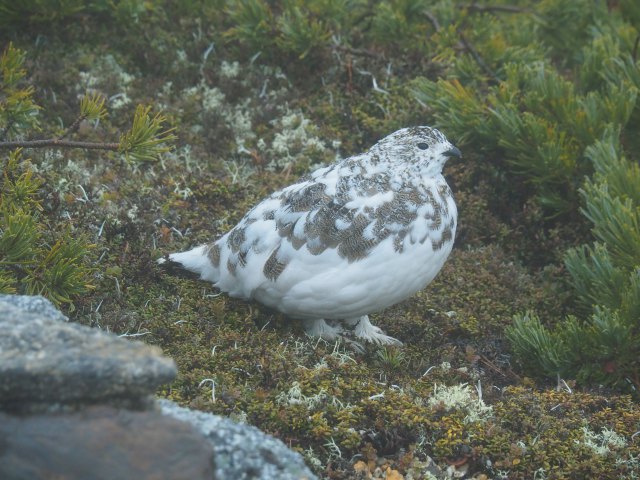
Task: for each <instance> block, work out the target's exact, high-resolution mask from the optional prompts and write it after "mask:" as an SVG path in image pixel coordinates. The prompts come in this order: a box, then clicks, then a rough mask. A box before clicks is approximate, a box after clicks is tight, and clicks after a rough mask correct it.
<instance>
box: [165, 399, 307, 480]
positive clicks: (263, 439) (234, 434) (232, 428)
mask: <svg viewBox="0 0 640 480" xmlns="http://www.w3.org/2000/svg"><path fill="white" fill-rule="evenodd" d="M158 403H159V405H160V408H161V411H162V413H164V414H165V415H170V416H172V417H174V418H177V419H178V420H182V421H185V422H189V423H191V424H192V425H193V426H194V427H196V428H198V429H199V430H200V432H202V434H203V435H204V436H205V437H207V438H208V439H209V441H210V442H211V446H212V447H213V451H214V462H215V478H220V479H223V478H233V479H234V480H273V479H276V478H277V479H279V480H311V479H316V478H317V477H316V476H315V475H314V474H313V473H311V471H310V470H309V468H308V467H307V466H306V465H305V464H304V461H303V460H302V457H301V456H300V455H299V454H298V453H296V452H293V451H292V450H290V449H289V448H287V446H286V445H285V444H284V443H282V442H281V441H280V440H277V439H275V438H273V437H271V436H270V435H267V434H266V433H263V432H261V431H260V430H258V429H257V428H255V427H252V426H250V425H242V424H239V423H235V422H233V421H231V420H229V419H227V418H224V417H220V416H217V415H212V414H210V413H205V412H198V411H195V410H190V409H188V408H183V407H180V406H178V405H176V404H175V403H174V402H171V401H169V400H159V401H158Z"/></svg>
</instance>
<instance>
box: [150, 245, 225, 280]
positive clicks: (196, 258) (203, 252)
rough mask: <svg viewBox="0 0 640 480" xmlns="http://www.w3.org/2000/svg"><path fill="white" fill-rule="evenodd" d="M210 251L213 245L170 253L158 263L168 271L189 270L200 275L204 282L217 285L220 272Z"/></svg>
mask: <svg viewBox="0 0 640 480" xmlns="http://www.w3.org/2000/svg"><path fill="white" fill-rule="evenodd" d="M210 250H211V245H200V246H199V247H195V248H192V249H191V250H187V251H186V252H177V253H170V254H169V255H166V256H165V257H163V258H160V259H158V263H159V264H161V265H162V266H164V267H166V268H168V269H183V270H187V271H189V272H192V273H194V274H196V275H198V276H199V278H201V279H202V280H208V281H210V282H214V283H215V282H217V281H218V279H219V278H220V272H219V269H218V268H216V267H215V266H214V265H213V263H212V262H211V259H210V257H209V252H210Z"/></svg>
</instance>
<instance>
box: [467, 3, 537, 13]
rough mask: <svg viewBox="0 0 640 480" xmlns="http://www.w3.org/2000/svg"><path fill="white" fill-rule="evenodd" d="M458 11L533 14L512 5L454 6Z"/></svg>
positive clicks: (473, 4)
mask: <svg viewBox="0 0 640 480" xmlns="http://www.w3.org/2000/svg"><path fill="white" fill-rule="evenodd" d="M456 7H457V8H459V9H460V10H468V11H469V12H480V13H484V12H505V13H533V12H532V11H531V10H529V9H526V8H521V7H516V6H513V5H477V4H475V3H472V4H471V5H465V4H462V3H460V4H458V5H456Z"/></svg>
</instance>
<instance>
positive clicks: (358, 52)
mask: <svg viewBox="0 0 640 480" xmlns="http://www.w3.org/2000/svg"><path fill="white" fill-rule="evenodd" d="M333 48H335V49H336V50H338V51H340V52H345V53H350V54H351V55H356V56H361V57H370V58H376V59H379V60H386V58H385V57H384V55H382V54H379V53H376V52H370V51H369V50H362V49H360V48H353V47H345V46H343V45H335V46H334V47H333Z"/></svg>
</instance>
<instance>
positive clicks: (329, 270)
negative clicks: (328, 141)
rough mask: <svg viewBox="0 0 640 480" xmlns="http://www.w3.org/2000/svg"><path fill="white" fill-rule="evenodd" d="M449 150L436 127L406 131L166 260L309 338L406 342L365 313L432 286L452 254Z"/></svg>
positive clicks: (290, 189) (279, 194) (309, 177)
mask: <svg viewBox="0 0 640 480" xmlns="http://www.w3.org/2000/svg"><path fill="white" fill-rule="evenodd" d="M451 156H456V157H459V156H460V151H459V150H458V149H457V148H456V147H454V146H453V145H451V143H449V142H448V141H447V139H446V138H445V137H444V135H442V134H441V133H440V132H439V131H438V130H436V129H434V128H430V127H411V128H404V129H402V130H398V131H397V132H395V133H392V134H391V135H389V136H387V137H385V138H384V139H382V140H380V141H379V142H378V143H377V144H375V145H374V146H373V147H371V148H370V149H369V150H368V151H367V152H365V153H362V154H360V155H355V156H352V157H349V158H347V159H344V160H341V161H339V162H337V163H335V164H333V165H330V166H328V167H324V168H320V169H318V170H316V171H315V172H313V173H311V174H309V175H306V176H304V177H302V178H301V179H300V180H299V181H298V182H297V183H294V184H293V185H290V186H288V187H286V188H283V189H282V190H279V191H277V192H275V193H273V194H272V195H271V196H269V197H268V198H266V199H265V200H263V201H262V202H260V203H259V204H258V205H256V206H255V207H254V208H253V209H252V210H250V211H249V212H248V213H247V214H246V215H245V216H244V218H243V219H242V220H240V222H239V223H238V224H237V225H236V226H235V227H234V228H233V229H231V230H230V231H229V232H228V233H226V234H225V235H224V236H222V237H221V238H220V239H218V240H217V241H215V242H213V243H211V244H207V245H201V246H199V247H196V248H194V249H192V250H189V251H186V252H181V253H172V254H170V255H169V256H168V260H170V261H173V262H177V263H179V264H181V266H182V267H184V268H186V269H187V270H190V271H192V272H195V273H197V274H199V275H200V277H201V278H202V279H203V280H208V281H210V282H213V283H214V284H215V286H216V287H218V288H219V289H220V290H222V291H223V292H227V293H228V294H229V295H231V296H233V297H239V298H245V299H254V300H257V301H258V302H260V303H263V304H265V305H267V306H269V307H272V308H275V309H277V310H279V311H281V312H282V313H284V314H286V315H288V316H290V317H292V318H296V319H301V320H304V322H305V329H306V331H307V333H309V334H310V335H315V336H322V337H324V338H327V339H332V338H335V337H336V336H337V335H339V334H340V333H342V332H343V326H349V327H353V331H354V334H355V336H356V337H357V338H359V339H362V340H365V341H371V342H376V343H380V344H399V343H400V342H399V341H398V340H396V339H394V338H391V337H389V336H387V335H385V334H384V333H383V332H382V330H380V329H379V328H378V327H375V326H373V325H372V324H371V323H370V322H369V318H368V316H367V315H368V314H369V313H372V312H375V311H379V310H381V309H383V308H385V307H388V306H390V305H393V304H395V303H397V302H399V301H401V300H403V299H405V298H407V297H408V296H410V295H412V294H414V293H415V292H417V291H418V290H420V289H422V288H424V287H425V286H426V285H427V284H428V283H429V282H431V280H433V278H434V277H435V276H436V274H437V273H438V272H439V271H440V269H441V268H442V265H443V264H444V262H445V260H446V259H447V257H448V256H449V253H450V252H451V248H452V247H453V240H454V237H455V231H456V222H457V210H456V205H455V203H454V200H453V196H452V194H451V190H450V189H449V186H448V185H447V183H446V181H445V179H444V177H443V176H442V167H443V166H444V164H445V162H446V161H447V159H448V158H449V157H451ZM163 261H164V259H161V260H160V262H161V263H162V262H163ZM327 320H329V321H330V322H329V323H327Z"/></svg>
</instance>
